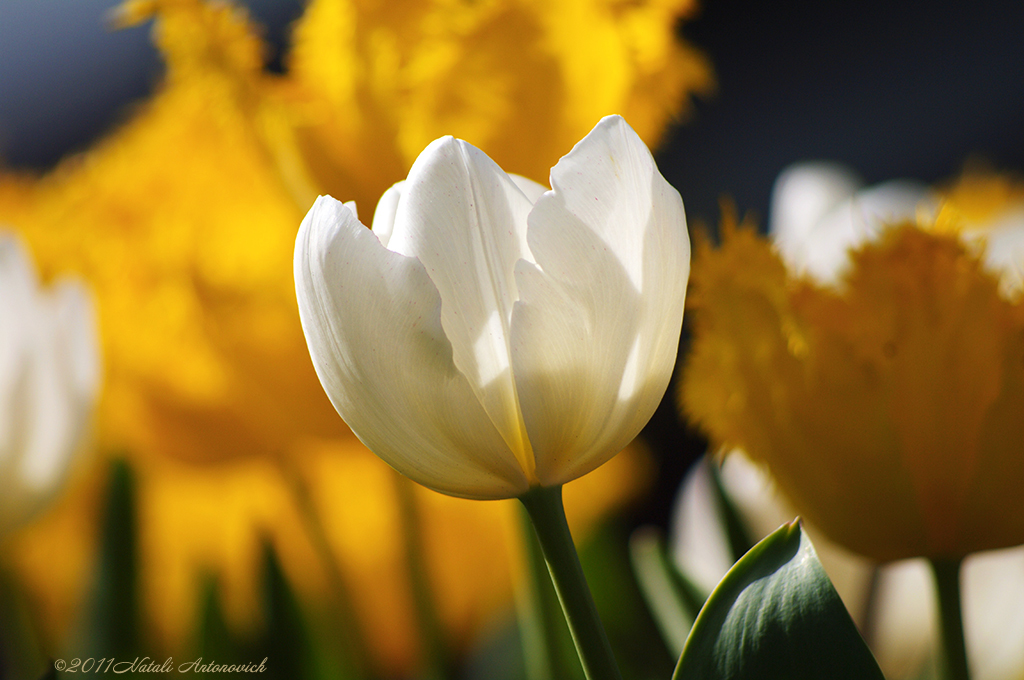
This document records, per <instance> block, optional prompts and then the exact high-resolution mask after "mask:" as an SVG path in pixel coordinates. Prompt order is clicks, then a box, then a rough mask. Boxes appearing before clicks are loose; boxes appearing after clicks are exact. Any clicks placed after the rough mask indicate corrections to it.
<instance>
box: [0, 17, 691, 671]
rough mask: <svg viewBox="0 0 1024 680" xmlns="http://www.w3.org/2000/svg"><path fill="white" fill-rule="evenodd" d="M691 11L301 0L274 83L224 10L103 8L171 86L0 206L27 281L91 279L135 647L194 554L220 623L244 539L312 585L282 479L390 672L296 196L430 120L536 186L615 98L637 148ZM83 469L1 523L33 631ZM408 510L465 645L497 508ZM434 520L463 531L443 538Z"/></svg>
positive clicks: (4, 187) (82, 559)
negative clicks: (120, 465) (310, 503)
mask: <svg viewBox="0 0 1024 680" xmlns="http://www.w3.org/2000/svg"><path fill="white" fill-rule="evenodd" d="M399 5H400V6H399ZM691 9H692V4H691V0H649V1H647V2H640V3H632V2H631V3H620V2H596V1H591V0H588V1H585V2H584V1H580V0H564V1H562V2H556V3H540V2H533V1H531V0H502V1H495V2H479V3H449V2H441V1H437V2H406V3H370V2H365V3H364V2H355V1H354V0H312V1H311V2H310V3H309V4H308V6H307V8H306V10H305V13H304V15H303V17H302V18H301V19H300V21H299V22H298V24H297V25H296V26H295V28H294V34H293V45H292V47H291V49H290V51H289V53H288V56H287V58H286V64H287V72H286V73H285V74H284V75H283V76H277V75H273V74H269V73H267V72H265V71H264V70H263V69H262V61H261V55H262V52H263V45H262V44H261V43H260V41H259V40H258V38H257V37H256V30H255V29H254V27H253V26H252V25H251V24H250V23H249V21H248V19H247V17H246V16H245V14H244V12H243V11H242V10H240V9H238V8H237V7H234V6H232V5H230V4H225V3H205V2H202V1H201V0H138V1H134V2H130V3H128V4H126V5H125V6H124V7H123V8H122V10H121V12H120V14H119V20H120V21H121V22H124V23H131V22H138V21H144V20H146V19H148V18H149V17H155V23H154V36H155V40H156V42H157V45H158V47H159V48H160V50H161V52H162V53H163V54H164V56H165V58H166V61H167V73H166V79H165V82H164V83H163V84H162V85H161V86H160V88H159V89H158V91H157V93H156V94H155V95H154V96H153V97H152V99H150V100H149V101H147V102H145V103H143V104H142V105H140V107H139V108H138V109H137V110H136V111H135V112H134V113H133V115H132V116H131V118H130V119H129V120H128V122H127V123H126V124H125V125H123V126H122V127H120V128H119V129H118V130H116V131H115V132H114V133H113V134H111V135H110V136H109V137H108V138H106V139H104V140H102V141H100V142H99V143H97V144H96V145H95V146H94V147H93V148H91V149H89V150H88V151H86V152H85V153H84V154H81V155H78V156H75V157H71V158H68V159H66V160H65V161H63V162H62V163H61V164H60V165H59V166H58V167H57V168H56V169H54V170H53V171H51V172H49V173H47V174H45V175H43V176H41V177H36V176H29V175H25V174H19V173H14V172H0V220H2V221H4V222H6V223H9V224H10V225H11V226H12V228H14V229H16V230H17V231H19V232H20V233H21V234H22V236H23V237H24V239H25V240H26V241H27V242H28V243H29V244H30V245H31V246H32V249H33V251H34V252H35V253H36V255H37V258H38V261H39V267H40V270H41V273H42V275H43V277H44V278H49V277H52V276H53V275H55V274H56V273H58V272H65V271H67V272H73V273H76V274H78V275H79V276H81V277H82V278H83V279H85V280H87V281H88V283H89V285H90V286H91V287H92V288H93V289H94V290H95V292H96V298H97V307H98V315H99V325H100V333H101V342H102V345H103V350H104V356H105V363H106V387H105V391H104V394H103V395H102V398H101V403H100V407H99V421H100V422H99V431H98V437H99V439H100V441H101V444H102V446H103V447H104V448H106V449H108V450H123V451H126V452H128V454H129V455H130V456H131V460H132V462H133V464H134V465H135V467H136V469H137V470H138V473H139V474H138V476H139V484H140V501H139V502H140V513H141V515H140V530H141V532H142V539H141V543H140V549H141V551H142V569H143V582H142V588H143V590H144V593H145V594H146V600H145V601H146V606H147V611H146V614H147V620H148V621H149V622H150V625H151V627H152V630H153V632H154V636H155V638H156V641H155V644H157V645H158V646H159V647H161V648H165V649H168V650H174V649H178V648H180V646H181V645H182V644H184V642H185V641H186V633H187V632H188V630H189V629H190V627H191V626H192V625H193V623H194V622H195V617H196V612H195V604H196V599H197V595H196V587H197V585H198V584H199V582H200V579H201V577H202V574H203V573H205V572H213V573H217V574H220V575H221V576H222V578H221V579H220V583H221V584H222V585H223V587H224V599H225V602H224V604H225V606H226V608H227V613H228V616H229V618H230V621H231V622H232V623H233V625H235V626H236V627H239V628H244V626H245V625H247V624H248V625H251V623H252V621H254V620H255V617H254V616H253V614H254V612H253V606H254V604H253V603H254V602H255V586H254V581H255V571H254V569H255V563H254V560H253V559H252V558H253V555H255V554H257V550H258V545H259V543H258V541H259V540H260V537H261V536H262V535H269V536H270V537H272V539H273V540H274V542H275V545H276V547H277V548H278V550H279V551H280V552H281V554H282V561H283V563H284V567H285V570H286V571H287V573H288V574H289V576H291V578H292V581H293V582H294V583H295V584H297V585H298V587H299V588H300V590H302V592H303V594H304V595H306V596H308V597H309V598H310V599H313V598H312V596H313V595H314V593H316V592H317V590H316V589H317V588H319V589H320V591H321V592H322V590H323V588H324V587H325V586H324V576H323V573H322V572H323V570H322V568H321V567H320V566H319V563H318V562H317V560H316V559H315V557H313V555H314V553H313V551H312V548H311V546H310V544H309V541H308V540H307V538H306V532H305V531H304V525H303V520H302V517H301V515H300V513H299V512H298V510H297V509H296V507H295V503H294V488H293V486H292V483H291V482H290V481H288V480H294V479H299V480H301V481H303V482H304V483H305V484H307V485H308V486H309V488H310V495H311V496H312V497H313V498H314V500H315V504H316V507H317V509H318V510H319V511H320V514H321V515H322V516H323V517H324V523H325V525H326V527H325V528H326V530H327V533H328V540H329V542H330V543H331V545H332V547H333V548H334V553H335V554H336V556H337V558H338V561H339V562H340V563H341V564H342V568H343V571H344V576H345V577H346V578H347V580H348V581H349V582H350V583H351V584H353V587H352V590H353V592H354V598H355V599H356V606H357V609H358V610H359V611H360V614H361V615H362V619H363V622H364V626H365V627H366V628H367V629H368V631H369V633H370V635H369V638H370V644H371V646H372V647H373V651H374V653H375V656H376V657H377V659H378V663H379V664H380V665H381V667H382V668H384V669H385V670H386V671H387V672H389V673H391V674H399V673H403V672H406V671H407V670H408V668H409V665H410V664H411V663H412V662H413V657H414V655H415V645H414V643H415V633H414V631H413V628H412V617H411V614H410V612H411V605H410V601H409V597H408V593H407V592H405V591H404V590H403V589H402V588H401V587H398V588H395V589H393V590H391V589H381V588H370V587H366V586H364V584H367V583H370V582H374V583H375V582H376V581H377V579H380V578H388V579H389V580H390V581H394V582H400V581H401V579H403V578H404V575H403V574H404V569H405V566H404V564H403V562H402V557H401V549H400V546H398V545H397V543H396V541H397V538H396V537H397V536H398V535H399V532H398V528H397V521H398V520H397V514H396V510H395V507H394V489H393V481H392V479H391V477H390V475H391V471H390V470H388V469H387V468H386V467H384V466H383V465H381V464H380V463H379V462H378V461H376V460H375V459H374V458H372V454H369V452H368V451H367V450H366V449H365V448H364V447H363V446H362V444H360V443H359V442H358V441H357V440H356V438H355V437H354V436H353V435H352V434H351V433H350V432H349V431H348V429H347V428H345V426H344V424H343V423H342V422H341V421H340V419H339V418H338V417H337V415H336V413H335V412H334V409H333V408H332V407H331V404H330V402H329V401H328V400H327V399H326V398H325V396H324V394H323V390H322V389H321V387H320V385H319V383H318V381H317V378H316V375H315V373H314V371H313V367H312V365H311V363H310V360H309V354H308V351H307V349H306V344H305V340H304V338H303V335H302V330H301V327H300V324H299V319H298V310H297V307H296V303H295V293H294V287H293V280H292V271H291V255H292V247H293V244H294V240H295V234H296V230H297V226H298V224H299V222H300V220H301V218H302V214H303V213H304V212H305V210H306V209H307V208H308V206H309V204H310V203H311V202H312V200H313V198H314V197H315V196H316V194H318V193H327V192H331V193H334V194H337V195H345V196H349V197H354V198H356V199H357V200H359V201H360V202H362V203H363V204H364V205H373V203H375V202H376V200H377V198H378V197H379V196H380V195H381V194H382V193H383V192H384V190H385V189H386V188H387V187H388V186H389V185H391V184H392V183H394V182H395V181H397V180H399V179H401V178H402V177H403V176H405V174H406V173H407V171H408V169H409V166H410V165H411V163H412V160H413V158H414V156H415V154H416V153H417V152H418V151H419V149H420V148H421V147H422V146H423V144H425V142H426V141H429V139H432V138H434V137H436V136H438V135H440V134H445V133H453V134H457V135H459V136H461V137H463V138H466V139H468V140H470V141H472V142H473V143H475V144H477V145H478V146H480V147H481V148H482V149H484V150H485V151H486V152H487V153H489V154H491V155H492V156H493V157H494V158H495V159H496V160H498V161H499V162H501V163H502V164H504V165H505V166H506V167H508V168H509V169H510V170H513V171H516V172H519V173H521V174H525V175H530V176H538V175H539V174H540V173H541V172H544V171H546V169H547V168H549V167H550V166H551V165H552V164H553V163H554V162H555V161H556V160H557V158H558V156H559V155H560V154H561V153H563V152H564V150H565V149H567V148H568V147H569V146H571V144H572V143H573V142H574V141H576V140H577V139H579V138H580V137H582V136H583V134H584V133H585V132H586V131H587V130H588V129H589V128H590V126H591V125H593V122H594V121H595V120H597V119H598V118H600V117H601V116H602V115H604V114H606V113H608V112H611V111H621V112H623V113H626V114H627V115H629V116H630V117H631V120H632V121H634V125H635V126H636V128H637V131H638V132H639V134H640V136H641V137H642V138H643V139H644V141H645V142H646V143H647V144H649V145H655V144H656V143H657V141H658V139H659V137H660V136H661V134H662V133H663V132H664V131H665V128H666V125H667V124H668V123H669V121H670V119H671V118H672V116H674V115H676V114H678V113H679V112H680V111H681V110H682V109H683V108H684V107H685V105H686V101H685V97H686V95H687V93H689V92H693V91H696V90H706V89H707V88H708V87H709V86H710V85H711V78H710V75H709V69H708V67H707V64H706V63H705V61H704V59H703V57H702V56H701V55H699V54H698V53H696V52H695V51H694V50H692V49H691V48H689V47H687V46H686V45H684V44H681V43H680V42H679V41H677V40H676V39H675V37H674V30H675V25H676V23H677V20H678V19H680V18H681V17H684V16H686V15H687V14H688V13H689V12H690V11H691ZM594 74H602V76H601V77H595V76H594ZM524 138H529V139H530V140H531V143H530V144H523V143H522V142H521V140H522V139H524ZM620 458H621V457H620ZM605 467H606V468H611V469H608V470H607V471H606V470H605V469H602V470H601V471H599V472H597V473H595V475H593V476H592V477H588V479H586V480H582V481H581V482H580V483H579V484H580V485H581V487H585V488H586V491H585V492H582V491H581V492H579V493H578V495H577V496H576V498H577V499H578V501H577V502H578V503H579V504H580V506H581V507H579V508H578V509H577V511H576V512H573V510H574V509H573V507H572V505H573V500H572V497H573V491H572V487H571V486H570V487H569V488H567V489H566V495H567V498H568V499H569V500H568V504H569V506H570V507H569V511H570V514H573V515H575V516H576V518H578V519H580V520H581V521H582V520H583V519H584V518H590V519H591V520H592V519H593V518H594V517H595V516H596V515H597V514H598V513H599V512H601V511H602V509H607V508H608V507H610V506H611V505H613V504H614V503H616V502H621V501H622V500H623V499H624V498H625V497H626V496H628V495H629V494H630V493H633V492H634V491H635V489H637V488H638V487H639V485H640V484H641V480H642V478H643V476H644V473H643V469H644V468H643V464H642V456H639V457H638V456H631V457H628V458H621V462H620V459H618V458H617V459H616V460H615V462H613V463H612V464H610V465H609V466H605ZM97 483H98V480H96V479H95V478H91V479H90V480H85V481H83V485H84V486H87V487H89V488H83V489H82V490H81V492H80V493H79V494H77V495H76V496H75V497H69V498H65V499H62V502H61V503H60V507H59V508H58V510H57V512H55V513H54V514H52V515H51V516H48V517H45V518H43V519H42V521H41V522H40V523H39V524H38V525H37V526H36V527H34V528H32V530H30V531H26V532H23V534H22V535H21V536H18V537H16V539H17V540H16V541H15V547H16V550H15V551H14V554H13V555H12V559H14V561H15V562H16V564H17V565H19V567H20V571H21V573H22V576H23V579H24V580H25V582H26V583H27V584H28V586H29V590H30V592H31V594H32V596H33V598H34V599H35V600H36V601H37V602H38V603H39V605H40V607H41V609H42V610H43V611H44V612H45V613H46V620H47V621H48V622H49V626H48V629H49V631H50V635H51V637H56V636H57V635H58V634H59V631H60V630H61V629H62V628H66V624H67V623H68V622H70V621H71V620H72V619H73V618H74V603H75V602H76V601H77V598H78V597H79V594H80V593H81V592H82V590H83V587H84V579H85V578H86V574H87V570H85V569H84V568H83V565H87V564H88V563H89V560H90V554H91V553H90V550H91V538H90V537H91V536H92V531H91V530H90V529H89V526H90V524H89V522H90V521H91V519H90V518H93V517H94V516H95V513H96V509H95V505H96V497H97V494H96V488H95V485H96V484H97ZM357 500H358V501H359V502H357ZM371 501H372V502H371ZM421 501H422V503H421V504H422V505H423V523H424V525H425V531H426V534H427V537H428V540H427V546H426V550H427V553H428V556H427V558H428V560H429V561H430V564H431V572H430V573H431V574H432V576H433V584H434V586H435V587H436V588H437V590H438V592H439V597H438V601H439V602H440V607H441V612H440V615H441V618H442V619H443V621H444V622H445V623H446V624H447V625H448V626H449V629H450V630H451V631H452V636H453V638H454V639H455V640H456V641H460V640H464V639H465V638H466V636H467V634H468V632H469V631H471V630H473V629H474V628H476V627H478V626H479V624H480V623H481V622H482V621H483V620H485V618H486V617H487V616H488V612H490V611H492V610H493V608H494V607H495V606H497V605H498V604H499V603H501V602H504V601H505V600H506V599H507V598H506V596H507V590H508V575H507V573H505V570H504V567H501V568H500V569H499V568H498V567H497V566H496V565H500V564H504V563H505V562H506V560H504V559H502V557H501V556H503V555H505V554H507V553H508V550H509V548H508V546H506V545H505V541H504V538H503V536H504V535H505V533H506V530H505V529H504V528H502V527H504V526H505V524H506V522H508V521H511V520H510V519H509V518H508V517H507V515H508V512H507V510H505V509H502V508H503V507H504V506H502V505H481V504H467V503H465V502H463V501H458V500H455V499H447V498H444V499H440V500H437V499H434V498H432V497H431V499H430V500H427V499H426V498H421ZM368 527H373V528H374V530H373V531H371V530H370V529H369V528H368ZM378 529H379V530H378ZM452 532H456V534H457V535H459V536H460V538H461V540H463V541H465V545H463V546H462V547H460V548H459V549H458V550H455V549H454V548H453V547H452V546H453V543H455V541H453V540H451V536H452ZM458 532H461V534H459V533H458ZM466 536H473V538H472V539H470V540H466V538H465V537H466ZM356 537H361V538H360V539H359V540H357V539H356ZM460 545H461V544H460ZM465 546H471V549H468V548H466V547H465ZM456 554H458V555H460V558H459V559H455V558H454V557H453V555H456ZM499 571H500V572H501V574H504V576H501V575H498V574H497V572H499ZM495 582H497V584H498V585H497V586H495ZM356 584H358V587H355V586H356Z"/></svg>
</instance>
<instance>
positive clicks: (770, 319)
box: [681, 224, 1024, 560]
mask: <svg viewBox="0 0 1024 680" xmlns="http://www.w3.org/2000/svg"><path fill="white" fill-rule="evenodd" d="M933 231H934V230H933ZM851 259H852V267H851V270H850V274H849V275H848V278H847V279H846V280H845V281H844V282H843V283H842V285H841V288H840V290H838V291H837V290H834V289H824V288H820V287H818V286H816V285H814V284H812V283H810V282H808V281H806V280H795V279H793V278H792V277H790V276H789V275H788V274H787V272H786V271H785V268H784V266H783V265H782V262H781V260H780V259H779V258H778V256H777V255H776V254H775V253H774V251H773V250H772V248H771V246H770V245H769V244H768V242H767V241H765V240H763V239H761V238H758V237H757V236H755V235H754V234H753V233H752V232H750V231H740V232H738V233H735V234H729V233H728V232H727V233H726V234H725V237H724V239H723V245H722V247H721V248H720V249H718V250H711V249H708V248H703V249H701V250H700V252H699V255H698V257H697V258H696V260H695V262H694V265H693V279H692V285H693V291H694V292H693V293H692V294H691V295H692V298H691V299H692V300H693V302H692V305H693V306H694V308H695V312H696V313H695V314H694V324H695V333H694V345H693V351H692V352H691V355H690V357H689V359H688V364H687V368H686V371H685V374H684V380H683V383H682V385H681V398H682V403H683V407H684V409H685V411H686V413H687V414H688V415H689V416H690V417H692V418H693V419H694V420H696V421H697V422H698V423H699V424H701V426H702V427H704V428H705V429H706V430H707V431H708V432H709V433H710V434H711V436H712V438H713V439H714V440H715V441H716V442H718V443H720V444H723V445H725V446H728V447H733V446H736V447H740V448H742V449H744V450H746V451H747V452H748V453H749V454H750V455H751V456H752V457H754V458H756V459H759V460H761V461H763V462H765V463H767V465H768V466H769V468H770V469H771V471H772V474H773V475H774V476H775V477H776V478H777V480H778V482H779V484H780V486H781V487H782V488H783V489H784V491H785V492H786V493H787V494H788V495H789V496H790V497H791V498H792V499H793V502H794V504H795V506H796V507H797V509H798V510H799V511H800V512H802V513H804V514H806V516H807V517H808V518H809V519H811V520H812V521H813V522H814V523H815V524H817V525H818V526H820V527H821V528H822V529H823V530H824V531H825V532H826V533H828V534H829V535H830V536H831V537H832V538H833V539H835V540H837V541H838V542H840V543H842V544H844V545H846V546H848V547H850V548H852V549H854V550H856V551H858V552H860V553H862V554H865V555H868V556H870V557H874V558H877V559H881V560H891V559H900V558H904V557H914V556H922V555H923V556H929V557H960V556H963V555H965V554H967V553H970V552H975V551H978V550H986V549H993V548H1001V547H1007V546H1011V545H1017V544H1019V543H1022V542H1024V514H1022V513H1020V512H1018V511H1017V509H1018V507H1019V495H1018V491H1017V490H1016V487H1017V486H1018V485H1019V480H1020V479H1024V449H1022V442H1024V389H1022V387H1024V361H1022V360H1021V357H1022V356H1024V306H1022V305H1021V304H1020V303H1012V302H1010V301H1008V300H1006V299H1004V298H1003V297H1001V296H1000V294H999V282H998V280H997V279H996V277H995V276H994V275H993V274H991V273H990V272H988V271H987V270H986V269H985V267H984V266H983V264H982V263H981V261H980V260H979V255H978V254H977V253H976V252H974V250H973V249H971V248H969V247H967V246H965V245H964V244H963V243H962V242H961V241H960V239H959V238H958V237H957V236H956V235H955V234H946V233H939V232H937V231H936V232H935V233H929V232H926V231H924V230H922V229H920V228H917V227H916V226H914V225H909V224H906V225H902V226H899V227H893V228H890V229H889V230H888V231H886V233H885V234H884V235H883V237H882V238H881V239H880V240H879V241H877V242H876V243H872V244H869V245H867V246H865V247H863V248H862V249H860V250H858V251H856V252H854V253H852V255H851Z"/></svg>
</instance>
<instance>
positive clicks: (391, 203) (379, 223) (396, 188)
mask: <svg viewBox="0 0 1024 680" xmlns="http://www.w3.org/2000/svg"><path fill="white" fill-rule="evenodd" d="M403 186H405V180H402V181H401V182H397V183H396V184H393V185H392V186H391V187H390V188H389V189H388V190H387V191H385V192H384V194H383V195H382V196H381V197H380V200H379V201H377V209H376V210H374V211H373V227H372V229H373V233H374V234H376V235H377V238H378V239H379V240H380V243H381V245H382V246H384V247H385V248H387V247H388V242H389V241H390V240H391V234H392V233H394V231H395V213H396V212H397V211H398V202H399V201H400V200H401V199H402V187H403ZM356 217H357V218H358V215H356Z"/></svg>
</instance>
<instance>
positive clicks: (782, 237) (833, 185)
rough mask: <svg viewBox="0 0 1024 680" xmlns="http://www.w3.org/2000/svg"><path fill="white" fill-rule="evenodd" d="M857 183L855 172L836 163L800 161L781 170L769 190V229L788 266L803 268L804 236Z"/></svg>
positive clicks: (844, 197) (859, 183) (805, 236)
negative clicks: (770, 191)
mask: <svg viewBox="0 0 1024 680" xmlns="http://www.w3.org/2000/svg"><path fill="white" fill-rule="evenodd" d="M860 185H861V182H860V179H859V178H858V177H857V175H856V174H854V172H853V171H851V170H850V169H849V168H846V167H845V166H842V165H839V164H838V163H826V162H818V163H801V164H799V165H794V166H791V167H789V168H786V169H785V170H783V171H782V174H780V175H779V178H778V179H777V180H775V187H774V188H773V189H772V200H771V216H770V219H769V221H768V231H769V233H770V234H771V237H772V241H774V243H775V245H776V247H777V248H778V249H779V252H780V253H781V255H782V259H783V260H784V261H785V262H786V264H787V265H788V266H789V267H791V268H792V269H794V270H795V271H802V270H803V269H804V267H805V266H806V264H807V263H806V251H805V250H804V244H805V242H806V240H807V235H808V234H809V233H810V232H811V230H812V229H814V227H816V226H817V225H818V223H819V222H820V221H821V219H822V218H823V217H824V216H825V215H827V214H828V213H829V212H830V211H831V210H832V209H834V208H835V207H836V206H837V205H839V203H841V202H842V201H844V200H846V199H848V198H850V197H851V196H853V193H854V192H855V191H857V189H859V188H860Z"/></svg>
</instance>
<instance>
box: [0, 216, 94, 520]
mask: <svg viewBox="0 0 1024 680" xmlns="http://www.w3.org/2000/svg"><path fill="white" fill-rule="evenodd" d="M99 381H100V370H99V354H98V350H97V346H96V337H95V328H94V322H93V312H92V305H91V303H90V301H89V298H88V297H87V296H86V294H85V292H84V291H83V290H82V288H81V287H79V286H78V285H76V284H72V283H63V284H61V285H59V286H57V287H56V288H55V289H54V290H53V291H46V292H44V291H40V290H39V287H38V283H37V281H36V275H35V272H34V271H33V269H32V265H31V263H30V262H29V261H28V259H27V258H26V256H25V253H24V251H23V250H22V248H21V245H20V244H19V243H18V241H16V240H15V239H14V238H12V237H11V236H9V235H6V234H2V233H0V486H2V488H3V494H2V495H0V535H3V534H6V533H7V532H8V531H10V530H11V529H14V528H16V527H18V526H19V525H21V524H23V523H24V522H25V521H27V520H28V519H29V518H30V517H31V516H32V515H33V514H34V513H35V512H36V511H38V510H39V509H40V508H41V507H42V506H43V505H44V504H45V502H46V501H47V500H49V498H50V497H51V496H52V495H53V494H54V493H55V492H56V490H57V488H58V487H59V486H60V484H61V483H62V482H63V481H64V479H65V477H66V473H67V472H68V469H69V468H70V465H71V462H72V458H73V456H74V454H75V453H77V452H80V451H81V450H82V449H83V446H82V439H83V434H84V432H85V430H86V426H87V425H88V422H89V419H90V416H91V415H92V409H93V405H94V404H95V400H96V393H97V390H98V388H99Z"/></svg>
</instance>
